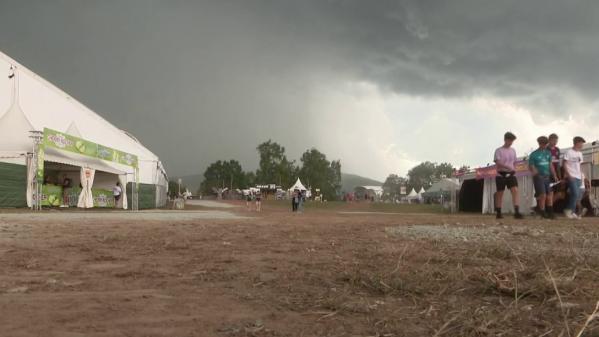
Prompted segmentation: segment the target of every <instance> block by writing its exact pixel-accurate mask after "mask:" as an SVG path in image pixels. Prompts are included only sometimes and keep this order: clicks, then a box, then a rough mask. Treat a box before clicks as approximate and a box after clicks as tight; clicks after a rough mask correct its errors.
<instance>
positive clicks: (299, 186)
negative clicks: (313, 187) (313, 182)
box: [289, 178, 308, 191]
mask: <svg viewBox="0 0 599 337" xmlns="http://www.w3.org/2000/svg"><path fill="white" fill-rule="evenodd" d="M289 190H290V191H295V190H300V191H307V190H308V189H307V188H306V187H305V186H304V184H302V182H301V181H300V179H299V178H297V181H296V182H295V184H294V185H293V186H291V187H290V188H289Z"/></svg>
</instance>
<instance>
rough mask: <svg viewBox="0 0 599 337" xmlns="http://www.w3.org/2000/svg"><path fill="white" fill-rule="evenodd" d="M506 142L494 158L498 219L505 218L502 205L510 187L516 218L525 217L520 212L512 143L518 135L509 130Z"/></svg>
mask: <svg viewBox="0 0 599 337" xmlns="http://www.w3.org/2000/svg"><path fill="white" fill-rule="evenodd" d="M503 140H504V144H503V146H501V147H500V148H498V149H497V150H495V156H494V158H493V160H494V162H495V165H496V167H497V177H496V178H495V184H496V185H497V193H496V194H495V212H496V213H497V219H503V214H502V213H501V206H502V205H503V193H504V192H505V189H506V188H508V189H509V190H510V191H511V192H512V200H513V202H514V218H516V219H523V218H524V216H522V214H520V206H519V205H520V195H519V194H518V179H517V178H516V169H515V163H516V159H517V156H516V150H514V149H513V148H512V144H513V143H514V141H515V140H516V136H515V135H514V134H513V133H511V132H507V133H506V134H505V135H504V137H503Z"/></svg>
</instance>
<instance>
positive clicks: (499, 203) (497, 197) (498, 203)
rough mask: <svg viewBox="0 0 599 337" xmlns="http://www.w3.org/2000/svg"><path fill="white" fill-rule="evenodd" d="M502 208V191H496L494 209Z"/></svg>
mask: <svg viewBox="0 0 599 337" xmlns="http://www.w3.org/2000/svg"><path fill="white" fill-rule="evenodd" d="M502 206H503V191H497V193H496V194H495V208H501V207H502Z"/></svg>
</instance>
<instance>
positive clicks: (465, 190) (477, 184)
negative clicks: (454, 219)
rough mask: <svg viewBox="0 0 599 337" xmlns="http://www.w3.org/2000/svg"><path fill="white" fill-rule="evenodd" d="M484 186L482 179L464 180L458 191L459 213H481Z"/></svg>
mask: <svg viewBox="0 0 599 337" xmlns="http://www.w3.org/2000/svg"><path fill="white" fill-rule="evenodd" d="M484 186H485V181H484V180H483V179H480V180H477V179H469V180H464V182H463V183H462V188H461V189H460V200H459V205H460V212H476V213H482V211H483V195H484Z"/></svg>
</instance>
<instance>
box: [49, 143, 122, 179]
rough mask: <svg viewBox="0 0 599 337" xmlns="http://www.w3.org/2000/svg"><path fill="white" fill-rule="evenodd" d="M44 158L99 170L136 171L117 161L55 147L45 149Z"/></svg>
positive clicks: (116, 172) (113, 171) (110, 171)
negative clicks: (107, 160)
mask: <svg viewBox="0 0 599 337" xmlns="http://www.w3.org/2000/svg"><path fill="white" fill-rule="evenodd" d="M44 160H45V161H51V162H55V163H61V164H68V165H73V166H79V167H89V168H93V169H95V170H98V171H103V172H108V173H113V174H127V173H129V174H131V173H134V172H133V170H132V168H131V167H127V166H124V165H120V164H117V163H109V162H106V161H104V160H101V159H98V158H92V157H88V156H82V155H79V154H76V153H73V152H67V151H60V150H58V149H54V148H46V149H45V153H44Z"/></svg>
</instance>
